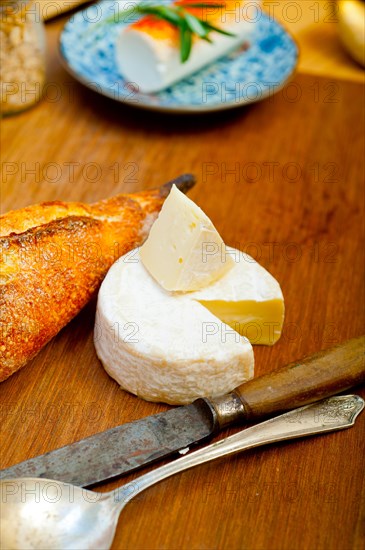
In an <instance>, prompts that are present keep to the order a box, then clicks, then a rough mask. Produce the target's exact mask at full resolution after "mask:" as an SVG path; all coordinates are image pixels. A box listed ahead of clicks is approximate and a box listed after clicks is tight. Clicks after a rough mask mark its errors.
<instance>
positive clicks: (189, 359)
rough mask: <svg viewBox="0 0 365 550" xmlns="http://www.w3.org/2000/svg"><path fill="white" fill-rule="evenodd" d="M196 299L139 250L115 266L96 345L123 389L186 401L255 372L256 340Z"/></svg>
mask: <svg viewBox="0 0 365 550" xmlns="http://www.w3.org/2000/svg"><path fill="white" fill-rule="evenodd" d="M248 265H249V264H248ZM241 268H242V266H239V267H238V269H241ZM261 269H262V268H261ZM265 273H266V272H265ZM269 277H271V276H269ZM230 281H231V282H230V283H229V284H230V285H231V284H232V280H231V279H230ZM237 284H239V279H238V280H237ZM193 296H194V293H178V292H169V291H166V290H164V289H163V288H162V287H161V286H160V285H159V284H158V283H157V282H156V281H155V280H154V279H153V278H152V277H151V275H149V273H148V272H147V270H146V269H145V267H144V266H143V264H142V262H141V261H140V259H139V255H138V251H135V252H134V253H133V254H131V253H129V254H127V255H126V256H124V257H122V258H120V259H119V260H118V261H117V262H116V263H115V264H114V265H113V266H112V267H111V269H110V270H109V272H108V274H107V276H106V278H105V279H104V281H103V284H102V286H101V288H100V292H99V296H98V304H97V312H96V321H95V333H94V342H95V348H96V352H97V354H98V357H99V358H100V360H101V362H102V364H103V366H104V368H105V369H106V371H107V372H108V373H109V375H110V376H111V377H112V378H114V379H115V380H116V381H117V382H118V383H119V384H120V385H121V387H122V388H124V389H126V390H128V391H129V392H131V393H133V394H135V395H137V396H139V397H142V398H143V399H146V400H148V401H160V402H164V403H169V404H174V405H175V404H186V403H190V402H192V401H194V400H195V399H197V398H199V397H205V396H219V395H223V394H225V393H227V392H229V391H232V390H233V389H234V388H235V387H237V386H239V385H240V384H242V383H243V382H245V381H246V380H248V379H249V378H251V377H252V376H253V372H254V370H253V369H254V357H253V350H252V346H251V344H250V342H249V341H248V340H247V338H245V337H243V336H241V335H240V334H239V333H238V332H237V331H235V330H233V329H232V328H231V327H230V326H228V325H227V324H225V323H224V322H222V321H221V320H220V319H219V318H218V317H216V316H215V315H214V314H213V313H211V312H210V311H209V310H208V309H207V308H206V307H204V306H203V305H201V304H200V303H199V302H198V301H197V300H195V299H194V298H193Z"/></svg>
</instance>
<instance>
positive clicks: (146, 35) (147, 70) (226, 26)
mask: <svg viewBox="0 0 365 550" xmlns="http://www.w3.org/2000/svg"><path fill="white" fill-rule="evenodd" d="M218 4H219V3H218ZM180 5H181V6H182V7H184V8H187V9H188V10H189V2H186V1H185V2H183V3H180ZM126 7H130V5H129V4H126ZM258 10H260V0H255V1H251V2H246V1H237V0H234V1H233V0H226V2H225V3H224V5H222V4H220V5H218V6H214V4H212V6H211V7H207V8H198V9H195V10H194V9H192V8H190V11H191V13H194V15H196V16H197V17H199V18H201V19H202V20H203V21H206V22H208V23H211V24H214V25H215V26H217V27H219V28H221V29H222V30H224V31H228V32H230V33H232V34H233V36H226V35H223V34H220V33H218V32H212V33H211V34H210V35H209V37H210V39H211V41H212V43H209V42H207V41H206V40H202V39H199V38H197V37H195V36H194V37H193V45H192V49H191V53H190V56H189V59H188V60H187V61H185V62H184V63H182V62H181V59H180V38H179V30H178V29H176V28H174V27H173V26H172V25H170V24H169V23H168V22H167V21H164V20H162V19H158V18H156V17H150V16H147V17H143V18H142V19H141V20H139V21H137V22H134V23H132V24H131V25H128V26H125V27H123V28H122V30H121V32H120V34H119V37H118V39H117V42H116V63H117V66H118V68H119V70H120V72H121V74H122V75H123V76H124V78H125V79H126V80H127V81H129V82H131V83H133V84H136V85H137V86H138V88H139V90H140V91H141V92H144V93H151V92H158V91H160V90H163V89H164V88H166V87H168V86H170V85H171V84H173V83H174V82H176V81H178V80H181V79H182V78H185V77H186V76H188V75H190V74H192V73H194V72H196V71H198V70H199V69H201V68H202V67H204V66H205V65H208V64H209V63H211V62H212V61H214V60H216V59H218V58H219V57H222V56H224V55H225V54H227V53H229V52H230V51H231V50H234V49H236V48H238V47H239V46H240V45H242V44H243V43H244V42H245V41H246V40H248V39H249V37H250V35H251V33H252V31H253V30H254V27H255V21H256V20H257V17H258V13H260V12H259V11H258ZM122 13H123V12H122V11H121V14H122Z"/></svg>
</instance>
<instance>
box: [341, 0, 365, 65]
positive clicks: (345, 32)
mask: <svg viewBox="0 0 365 550" xmlns="http://www.w3.org/2000/svg"><path fill="white" fill-rule="evenodd" d="M338 22H339V33H340V37H341V40H342V43H343V45H344V46H345V48H346V49H347V51H348V52H349V54H350V55H351V56H352V57H353V58H354V59H355V60H356V61H357V62H358V63H360V64H361V65H363V66H365V3H364V2H361V1H360V0H341V1H339V2H338Z"/></svg>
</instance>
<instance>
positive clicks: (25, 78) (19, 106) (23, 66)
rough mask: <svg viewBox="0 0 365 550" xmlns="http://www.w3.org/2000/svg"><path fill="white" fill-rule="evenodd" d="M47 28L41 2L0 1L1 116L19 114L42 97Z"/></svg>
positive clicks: (26, 0)
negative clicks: (45, 27) (40, 8)
mask: <svg viewBox="0 0 365 550" xmlns="http://www.w3.org/2000/svg"><path fill="white" fill-rule="evenodd" d="M45 44H46V41H45V29H44V24H43V21H42V18H41V15H40V10H39V2H38V1H34V0H17V1H16V0H0V64H1V75H0V96H1V97H0V105H1V114H2V115H3V116H4V115H10V114H14V113H18V112H20V111H23V110H24V109H27V108H29V107H31V106H32V105H35V104H36V103H37V102H38V101H39V100H40V98H41V97H42V91H43V86H44V82H45V72H46V71H45Z"/></svg>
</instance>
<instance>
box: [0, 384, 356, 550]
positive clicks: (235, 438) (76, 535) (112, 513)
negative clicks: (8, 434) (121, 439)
mask: <svg viewBox="0 0 365 550" xmlns="http://www.w3.org/2000/svg"><path fill="white" fill-rule="evenodd" d="M363 408H364V401H363V399H361V397H358V396H356V395H346V396H340V397H331V398H329V399H325V400H324V401H320V402H317V403H314V404H311V405H307V406H305V407H301V408H299V409H295V410H293V411H291V412H289V413H286V414H283V415H281V416H277V417H275V418H273V419H271V420H267V421H266V422H262V423H261V424H257V425H256V426H253V427H252V428H247V429H245V430H242V431H241V432H239V433H237V434H235V435H232V436H230V437H227V438H226V439H222V440H220V441H217V442H216V443H213V444H211V445H208V446H207V447H204V448H202V449H199V450H198V451H195V452H193V453H190V454H188V455H187V456H184V457H182V458H179V459H177V460H175V461H173V462H170V463H169V464H166V465H165V466H162V467H160V468H157V469H155V470H153V471H151V472H148V473H147V474H145V475H143V476H141V477H139V478H137V479H136V480H134V481H132V482H130V483H127V484H125V485H124V486H122V487H120V488H119V489H116V490H115V491H112V492H110V493H96V492H93V491H88V490H86V489H82V488H80V487H75V486H74V485H70V484H68V483H62V482H61V481H53V480H48V479H40V478H19V479H13V480H3V481H1V482H0V511H1V515H0V546H1V548H2V549H3V550H9V549H12V550H13V549H17V548H18V549H21V550H27V549H29V548H38V549H47V550H51V549H56V548H57V549H69V550H78V549H80V550H86V549H98V550H100V549H108V548H110V546H111V544H112V541H113V538H114V533H115V529H116V526H117V523H118V517H119V514H120V512H121V511H122V509H123V508H124V506H125V505H126V504H127V502H129V501H130V500H131V499H132V498H133V497H135V496H136V495H137V494H139V493H140V492H141V491H144V490H145V489H147V487H150V486H151V485H154V484H155V483H157V482H159V481H161V480H163V479H165V478H167V477H169V476H172V475H174V474H176V473H178V472H182V471H184V470H187V469H188V468H192V467H193V466H197V465H198V464H203V463H204V462H208V461H209V460H214V459H216V458H218V457H221V456H225V455H231V454H234V453H237V452H238V451H242V450H243V449H251V448H253V447H258V446H259V445H265V444H267V443H274V442H276V441H284V440H286V439H292V438H297V437H303V436H308V435H311V434H318V433H321V432H328V431H333V430H339V429H341V428H348V427H350V426H352V425H353V424H354V422H355V419H356V417H357V415H358V414H359V413H360V412H361V410H362V409H363ZM85 467H87V465H85Z"/></svg>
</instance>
